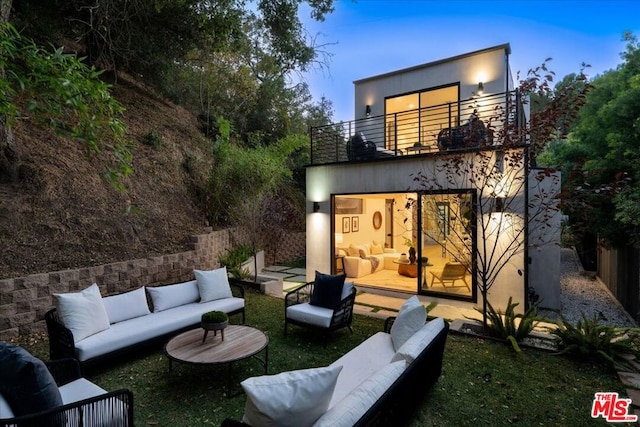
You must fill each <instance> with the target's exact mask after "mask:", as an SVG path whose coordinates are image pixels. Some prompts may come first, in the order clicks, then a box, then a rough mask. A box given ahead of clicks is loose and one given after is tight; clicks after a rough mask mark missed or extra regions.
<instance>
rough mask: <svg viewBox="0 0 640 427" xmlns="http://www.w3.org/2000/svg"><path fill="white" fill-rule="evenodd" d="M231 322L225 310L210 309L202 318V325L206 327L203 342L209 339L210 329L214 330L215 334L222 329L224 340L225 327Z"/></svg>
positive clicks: (203, 327)
mask: <svg viewBox="0 0 640 427" xmlns="http://www.w3.org/2000/svg"><path fill="white" fill-rule="evenodd" d="M228 324H229V316H228V315H227V313H225V312H224V311H208V312H206V313H204V314H203V315H202V317H201V318H200V325H201V326H202V329H204V336H203V337H202V342H204V340H206V339H207V334H208V333H209V331H213V336H216V335H217V333H218V331H221V333H220V335H222V341H224V328H226V327H227V325H228Z"/></svg>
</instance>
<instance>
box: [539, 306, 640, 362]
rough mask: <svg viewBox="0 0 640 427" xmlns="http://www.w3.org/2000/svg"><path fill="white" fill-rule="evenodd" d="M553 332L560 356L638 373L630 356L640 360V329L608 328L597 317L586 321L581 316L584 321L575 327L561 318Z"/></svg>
mask: <svg viewBox="0 0 640 427" xmlns="http://www.w3.org/2000/svg"><path fill="white" fill-rule="evenodd" d="M550 332H551V334H552V335H554V336H555V337H556V345H557V347H558V350H559V354H569V355H572V356H574V357H577V358H579V359H582V360H591V361H596V362H601V363H604V364H605V365H607V366H609V367H610V368H613V369H617V368H618V367H624V368H625V369H632V370H634V371H638V368H637V367H636V365H635V364H634V363H632V362H631V361H630V360H629V356H633V357H635V358H636V359H638V360H640V329H639V328H619V327H616V326H613V325H605V324H602V323H600V320H599V319H598V317H597V316H594V317H593V318H587V317H586V316H585V314H584V313H582V320H579V321H578V322H576V324H575V325H574V324H572V323H571V322H569V321H567V319H566V318H565V317H564V316H562V315H561V316H560V323H559V324H558V326H557V327H555V328H554V329H552V330H551V331H550Z"/></svg>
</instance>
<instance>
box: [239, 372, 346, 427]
mask: <svg viewBox="0 0 640 427" xmlns="http://www.w3.org/2000/svg"><path fill="white" fill-rule="evenodd" d="M341 370H342V366H333V367H325V368H313V369H302V370H298V371H288V372H282V373H281V374H277V375H263V376H260V377H252V378H249V379H246V380H244V381H242V382H241V383H240V385H241V386H242V388H243V389H244V392H245V393H246V394H247V401H246V404H245V409H244V417H243V419H242V421H243V422H245V423H247V424H249V425H251V426H253V427H265V426H274V427H275V426H279V427H289V426H290V427H305V426H311V425H313V423H314V422H315V421H316V420H317V419H318V418H320V416H321V415H322V414H324V413H325V412H326V411H327V408H328V406H329V402H330V401H331V395H332V394H333V389H334V388H335V386H336V381H337V379H338V374H340V371H341Z"/></svg>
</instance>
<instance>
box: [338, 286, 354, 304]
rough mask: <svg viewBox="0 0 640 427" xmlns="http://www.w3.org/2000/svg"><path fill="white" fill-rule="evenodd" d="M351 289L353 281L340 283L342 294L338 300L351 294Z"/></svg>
mask: <svg viewBox="0 0 640 427" xmlns="http://www.w3.org/2000/svg"><path fill="white" fill-rule="evenodd" d="M351 289H353V282H344V285H342V295H340V301H342V300H343V299H345V298H346V297H348V296H349V295H351Z"/></svg>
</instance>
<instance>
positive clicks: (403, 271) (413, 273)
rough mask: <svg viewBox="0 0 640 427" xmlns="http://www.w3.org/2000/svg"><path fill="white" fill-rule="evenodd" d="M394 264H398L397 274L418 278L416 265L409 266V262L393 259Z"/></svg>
mask: <svg viewBox="0 0 640 427" xmlns="http://www.w3.org/2000/svg"><path fill="white" fill-rule="evenodd" d="M393 262H394V263H396V264H398V274H399V275H401V276H406V277H418V263H415V262H414V263H413V264H410V263H409V261H406V262H405V261H400V260H399V259H394V260H393Z"/></svg>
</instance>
